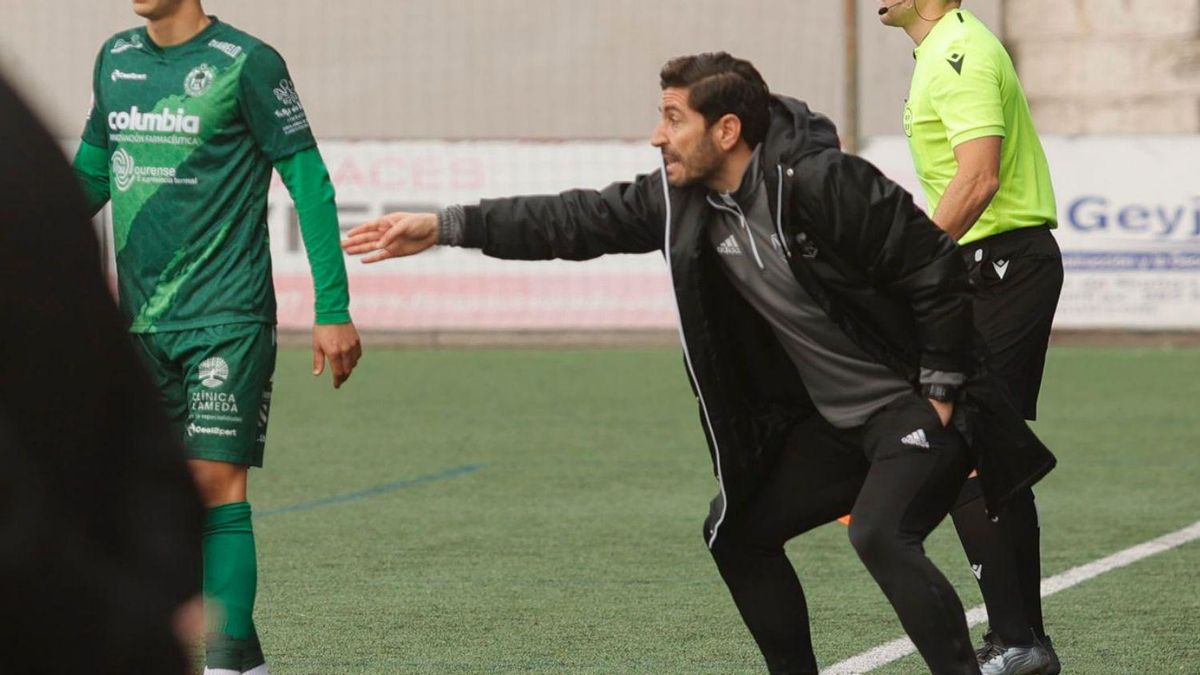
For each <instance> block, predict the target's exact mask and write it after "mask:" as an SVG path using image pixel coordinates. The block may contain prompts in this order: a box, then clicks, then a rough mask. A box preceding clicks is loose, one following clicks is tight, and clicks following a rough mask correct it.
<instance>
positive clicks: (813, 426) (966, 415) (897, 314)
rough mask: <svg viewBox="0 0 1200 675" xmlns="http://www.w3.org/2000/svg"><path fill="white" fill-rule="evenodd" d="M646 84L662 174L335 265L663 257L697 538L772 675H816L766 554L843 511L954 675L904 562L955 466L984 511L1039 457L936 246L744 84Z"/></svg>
mask: <svg viewBox="0 0 1200 675" xmlns="http://www.w3.org/2000/svg"><path fill="white" fill-rule="evenodd" d="M662 86H663V103H662V106H663V118H662V121H661V122H660V124H659V127H658V128H657V129H656V131H655V134H654V137H653V138H652V142H653V144H654V145H655V146H656V147H659V148H660V149H661V150H662V152H663V158H664V167H663V169H662V170H661V171H658V172H655V173H653V174H651V175H648V176H641V177H639V178H637V179H636V180H635V181H633V182H631V183H618V184H615V185H611V186H609V187H608V188H606V189H604V190H603V191H600V192H596V191H593V190H574V191H569V192H565V193H562V194H560V195H557V196H543V197H516V198H511V199H499V200H486V201H484V202H482V203H480V204H479V205H478V206H468V207H450V208H448V209H444V210H443V211H442V212H441V213H440V214H391V215H389V216H385V217H384V218H382V219H380V220H377V221H374V222H371V223H366V224H364V225H362V226H360V227H358V228H356V229H355V230H353V231H352V232H351V233H350V236H349V238H348V239H347V240H346V241H345V242H344V244H343V246H344V248H345V249H346V250H347V252H350V253H354V254H362V253H367V254H369V255H367V256H366V258H365V259H364V260H365V261H366V262H377V261H380V260H384V259H387V258H392V257H397V256H404V255H411V254H414V253H417V252H420V251H423V250H425V249H426V248H429V247H430V246H432V245H434V244H442V245H456V246H465V247H473V248H479V249H482V250H483V252H484V253H486V254H487V255H490V256H493V257H498V258H508V259H549V258H561V259H570V260H586V259H590V258H595V257H597V256H600V255H603V254H606V253H643V252H649V251H654V250H661V251H663V252H664V254H665V257H666V260H667V264H668V266H669V268H670V272H671V276H672V279H673V281H674V289H675V295H676V300H677V303H678V308H679V315H680V326H681V332H680V334H681V337H682V340H683V346H684V356H685V361H686V365H687V368H688V373H689V376H690V378H691V381H692V385H693V389H694V391H695V393H696V397H697V400H698V402H699V404H700V414H701V421H702V424H703V426H704V430H705V433H706V435H707V438H708V442H709V447H710V450H711V453H712V458H713V465H714V469H715V473H716V476H717V478H718V481H719V483H720V494H719V495H718V496H717V498H716V499H714V501H713V505H712V511H711V513H710V515H709V518H708V519H707V520H706V522H705V539H706V541H707V543H708V545H709V547H710V548H711V549H712V553H713V556H714V558H715V559H716V561H717V564H718V567H719V569H720V571H721V573H722V576H723V577H724V579H725V581H726V583H727V584H728V586H729V588H730V591H731V593H732V595H733V597H734V600H735V602H736V603H737V605H738V608H739V610H740V611H741V613H742V616H743V618H744V619H745V621H746V623H747V625H748V627H749V628H750V630H751V632H752V633H753V635H754V637H755V639H756V640H757V641H758V644H759V646H760V648H761V649H762V651H763V653H764V656H765V658H766V660H767V663H768V666H769V667H770V669H771V671H772V672H799V673H816V672H817V664H816V660H815V658H814V656H813V653H812V647H811V642H810V639H809V631H808V619H807V610H806V608H805V603H804V596H803V592H802V591H801V589H800V584H799V582H798V580H797V579H796V575H795V572H794V571H793V570H792V568H791V566H790V564H789V563H788V562H787V558H786V556H785V555H784V553H783V543H784V542H785V541H786V540H787V539H789V538H791V537H793V536H795V535H797V534H799V533H801V532H804V531H807V530H809V529H812V528H813V527H816V526H817V525H820V524H822V523H825V522H829V521H830V520H833V519H834V518H836V517H838V516H840V515H842V514H844V513H847V512H851V513H852V515H853V522H852V524H851V528H850V537H851V540H852V542H853V543H854V546H855V548H856V550H857V551H858V553H859V555H860V557H861V558H862V559H863V561H864V563H865V564H866V566H867V567H868V569H869V570H870V571H871V573H872V574H873V575H874V577H875V579H876V580H877V581H878V582H879V584H880V586H881V587H882V588H883V590H884V591H885V593H886V594H887V595H888V597H889V600H890V601H891V602H892V605H893V607H894V608H895V609H896V611H897V614H898V615H899V616H900V618H901V621H902V623H903V624H904V626H905V629H906V630H907V631H908V632H909V634H910V635H911V636H912V637H913V640H914V642H915V643H916V644H917V647H918V648H919V650H920V651H921V653H922V655H923V656H924V657H925V659H926V662H927V663H928V664H929V666H930V669H931V670H932V671H933V672H937V673H975V672H977V665H976V663H975V657H974V655H973V653H972V652H971V648H970V644H969V641H968V635H967V630H966V625H965V622H964V620H963V615H962V606H961V604H960V603H959V601H958V598H957V597H956V596H955V594H954V590H953V588H952V587H951V586H950V584H949V583H948V582H947V581H946V580H945V578H944V577H942V575H941V574H940V573H939V572H938V571H937V569H936V568H935V567H934V566H933V564H932V563H931V562H929V560H928V559H927V558H926V557H925V556H924V552H923V550H922V549H921V542H922V541H923V540H924V538H925V536H926V535H927V534H928V533H929V532H930V531H931V530H932V529H933V528H934V527H935V526H936V525H937V523H938V522H939V521H940V520H941V519H942V518H943V517H944V516H945V514H946V512H947V510H948V509H949V508H950V506H951V505H952V503H953V501H954V498H955V496H956V494H957V491H958V489H959V488H960V487H961V485H962V481H963V478H964V477H965V476H966V473H967V471H968V470H969V468H970V465H971V464H976V465H977V466H978V468H979V469H980V471H981V475H982V477H983V478H984V481H985V485H986V487H987V493H988V497H989V504H990V505H991V508H992V510H993V513H1000V512H1001V509H1002V508H1003V506H1004V503H1005V502H1006V500H1007V498H1008V497H1009V496H1010V495H1011V494H1012V493H1013V491H1014V490H1016V489H1018V488H1020V487H1023V486H1026V485H1029V484H1031V483H1032V482H1034V481H1036V480H1037V479H1039V478H1040V477H1041V476H1043V475H1045V473H1046V472H1047V471H1049V470H1050V469H1051V468H1052V467H1053V464H1054V459H1053V456H1052V455H1051V454H1050V453H1049V451H1047V450H1046V449H1045V447H1044V446H1043V445H1042V444H1041V443H1040V442H1039V441H1038V440H1037V438H1036V437H1035V436H1034V435H1033V434H1032V433H1031V432H1030V431H1029V429H1028V427H1027V426H1026V425H1025V423H1024V421H1023V420H1022V419H1021V417H1020V415H1019V414H1018V413H1017V412H1016V411H1015V410H1014V409H1013V408H1012V406H1011V405H1010V404H1009V403H1008V402H1007V400H1006V398H1005V397H1004V396H1003V395H1001V394H1000V393H998V392H997V391H996V390H995V389H994V388H993V387H992V386H991V383H990V378H989V377H988V376H987V374H986V373H985V372H984V371H983V369H982V366H981V365H980V364H981V360H980V356H981V355H980V354H979V353H977V352H976V350H975V348H974V340H973V330H972V327H971V315H970V308H969V303H968V293H969V286H968V283H967V278H966V273H965V269H964V267H963V263H962V261H961V256H960V255H959V253H958V250H957V247H956V245H955V243H954V242H953V240H951V239H950V238H949V237H947V236H946V235H945V234H943V233H942V232H941V230H939V229H938V228H937V227H936V226H934V225H933V224H932V223H931V222H930V221H929V220H928V218H927V217H926V216H925V215H924V214H923V213H922V212H921V211H920V210H919V209H917V208H916V207H915V206H914V205H913V203H912V199H911V197H910V195H909V194H908V193H906V192H905V191H904V190H903V189H901V188H900V187H898V186H896V185H895V184H894V183H892V182H891V181H889V180H888V179H886V178H885V177H883V176H882V175H881V174H880V173H879V172H878V171H877V170H876V169H875V168H874V167H873V166H871V165H870V164H869V163H867V162H865V161H863V160H862V159H859V158H857V157H854V156H851V155H847V154H844V153H842V152H841V151H840V150H839V149H838V141H837V135H836V132H835V130H834V128H833V125H832V124H831V123H830V122H829V121H828V120H827V119H826V118H824V117H822V116H820V115H816V114H814V113H812V112H810V111H809V110H808V108H807V107H806V106H805V105H804V104H803V103H801V102H799V101H796V100H794V99H789V98H785V97H779V96H774V97H772V96H771V95H770V94H769V91H768V89H767V86H766V84H765V83H764V82H763V80H762V78H761V76H760V75H759V74H758V72H757V71H756V70H755V69H754V67H753V66H752V65H751V64H749V63H748V62H746V61H742V60H739V59H735V58H733V57H731V56H729V55H728V54H723V53H720V54H703V55H699V56H691V57H681V58H679V59H675V60H673V61H671V62H670V63H668V64H667V65H666V67H664V69H663V72H662ZM964 437H965V438H969V439H971V440H972V448H973V450H974V451H975V456H973V457H970V458H969V457H968V455H967V451H966V448H965V444H964ZM992 448H1003V449H1004V453H1005V454H1003V455H1000V454H998V453H995V452H992Z"/></svg>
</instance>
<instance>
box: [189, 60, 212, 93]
mask: <svg viewBox="0 0 1200 675" xmlns="http://www.w3.org/2000/svg"><path fill="white" fill-rule="evenodd" d="M215 79H217V71H216V70H215V69H213V67H212V66H210V65H208V64H207V63H202V64H200V65H198V66H196V67H195V68H192V70H191V72H189V73H188V74H187V77H186V78H184V80H183V90H184V91H185V92H187V95H188V96H203V95H204V92H206V91H208V88H209V87H210V86H212V83H213V80H215Z"/></svg>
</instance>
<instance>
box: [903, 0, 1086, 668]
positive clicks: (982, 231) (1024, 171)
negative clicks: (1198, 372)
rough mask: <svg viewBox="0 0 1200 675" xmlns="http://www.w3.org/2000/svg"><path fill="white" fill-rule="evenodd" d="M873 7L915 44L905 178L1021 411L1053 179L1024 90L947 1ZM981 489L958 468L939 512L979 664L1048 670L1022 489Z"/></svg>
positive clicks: (1048, 271)
mask: <svg viewBox="0 0 1200 675" xmlns="http://www.w3.org/2000/svg"><path fill="white" fill-rule="evenodd" d="M879 15H880V19H881V21H882V22H883V23H884V24H885V25H888V26H895V27H899V28H902V29H904V31H905V32H906V33H907V34H908V35H909V37H911V38H912V40H913V42H915V43H916V45H917V48H916V49H915V50H914V52H913V56H914V58H915V59H916V66H915V68H914V71H913V79H912V86H911V88H910V90H909V96H908V100H907V101H906V104H905V108H904V133H905V135H906V136H907V137H908V141H909V148H910V150H911V151H912V155H913V160H914V163H915V165H916V171H917V177H918V178H919V179H920V181H921V185H922V187H923V188H924V190H925V194H926V196H927V197H928V200H929V209H930V212H931V213H932V214H933V216H932V218H933V221H934V223H936V224H937V225H938V226H939V227H941V228H942V229H943V230H945V231H946V232H947V233H948V234H949V235H950V236H952V237H954V238H955V239H957V240H958V242H959V244H960V245H961V250H962V254H963V257H964V261H965V262H966V264H967V267H968V269H969V270H970V276H971V281H972V285H973V287H974V294H973V304H974V314H975V327H976V328H977V329H978V331H979V333H980V334H981V335H982V336H983V338H984V341H985V342H986V343H987V346H988V351H989V360H988V364H989V367H990V368H991V369H992V370H993V371H995V372H996V374H997V375H999V376H1000V378H1001V379H1003V380H1004V381H1005V383H1006V384H1007V386H1008V389H1009V392H1010V393H1011V395H1012V398H1013V401H1014V403H1015V404H1016V405H1017V407H1018V409H1019V410H1020V412H1021V413H1022V414H1023V415H1024V417H1025V418H1026V419H1030V420H1032V419H1034V418H1035V417H1036V416H1037V398H1038V391H1039V389H1040V387H1041V381H1042V371H1043V368H1044V365H1045V359H1046V349H1047V346H1048V344H1049V339H1050V327H1051V323H1052V322H1053V319H1054V313H1055V310H1056V308H1057V306H1058V298H1059V293H1060V292H1061V290H1062V283H1063V266H1062V254H1061V252H1060V251H1059V248H1058V244H1057V243H1056V242H1055V240H1054V236H1053V235H1052V234H1051V230H1052V229H1053V228H1054V227H1055V225H1056V224H1057V220H1058V218H1057V209H1056V206H1055V201H1054V186H1053V184H1052V183H1051V180H1050V169H1049V166H1048V164H1047V162H1046V155H1045V152H1044V151H1043V149H1042V145H1041V142H1040V141H1039V140H1038V135H1037V131H1036V130H1035V129H1034V126H1033V118H1032V116H1031V115H1030V110H1029V102H1028V101H1027V100H1026V98H1025V93H1024V91H1023V90H1022V88H1021V83H1020V81H1019V80H1018V79H1017V73H1016V70H1015V68H1014V67H1013V63H1012V59H1011V58H1010V57H1009V55H1008V52H1007V51H1005V49H1004V45H1003V44H1001V42H1000V41H999V40H998V39H997V38H996V36H995V35H993V34H992V33H991V31H989V30H988V28H987V26H985V25H984V24H983V23H982V22H981V21H980V20H979V19H978V18H976V17H975V16H974V15H973V14H971V13H970V12H968V11H966V10H963V9H962V3H961V2H959V1H958V0H898V1H897V0H881V2H880V8H879ZM984 470H985V471H986V467H985V468H984ZM981 497H982V494H981V491H980V489H979V480H978V479H971V480H968V481H967V485H966V486H965V487H964V489H963V493H962V495H961V496H960V498H959V501H958V505H957V506H956V507H955V508H954V510H953V511H952V512H951V514H952V516H953V518H954V525H955V528H956V529H957V530H958V534H959V538H960V539H961V540H962V543H963V549H964V550H965V551H966V553H967V558H968V559H969V560H970V562H971V570H972V572H973V573H974V574H975V577H976V578H977V579H978V580H979V587H980V590H981V591H982V593H983V598H984V602H985V604H986V606H987V611H988V621H989V624H990V628H991V630H990V631H989V633H988V634H987V636H986V637H985V644H984V645H983V647H982V648H981V649H980V650H979V652H978V654H977V656H978V659H979V665H980V670H981V671H982V672H983V673H984V675H1057V673H1059V672H1060V670H1061V665H1060V664H1059V661H1058V656H1057V655H1056V654H1055V653H1054V647H1053V644H1052V643H1051V641H1050V638H1049V637H1047V636H1046V632H1045V626H1044V624H1043V620H1042V605H1041V594H1040V586H1041V551H1040V542H1039V539H1040V523H1039V519H1038V514H1037V507H1036V506H1035V504H1034V498H1033V492H1032V491H1031V490H1030V489H1029V488H1028V487H1025V488H1022V489H1021V490H1020V491H1018V493H1017V494H1016V496H1014V498H1013V500H1012V503H1011V505H1010V506H1009V507H1008V509H1007V510H1006V511H1005V512H1003V513H1001V514H999V515H1000V518H999V521H998V522H995V523H993V522H992V521H991V520H990V519H989V518H988V514H987V513H986V511H985V509H984V505H983V499H982V498H981Z"/></svg>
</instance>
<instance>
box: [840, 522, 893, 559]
mask: <svg viewBox="0 0 1200 675" xmlns="http://www.w3.org/2000/svg"><path fill="white" fill-rule="evenodd" d="M849 530H850V545H851V546H853V547H854V551H855V552H856V553H858V557H859V559H860V560H862V561H863V564H865V565H866V566H867V567H871V566H873V565H876V564H884V563H885V561H887V560H888V559H889V558H890V557H891V556H892V554H893V552H894V551H896V550H897V549H898V548H899V543H900V542H899V540H898V538H897V536H896V535H895V533H894V532H891V531H889V529H888V528H885V527H881V526H880V525H879V524H877V523H874V522H873V521H871V520H869V519H866V518H862V517H859V516H855V517H854V518H853V519H851V521H850V528H849Z"/></svg>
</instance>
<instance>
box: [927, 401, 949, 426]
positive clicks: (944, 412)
mask: <svg viewBox="0 0 1200 675" xmlns="http://www.w3.org/2000/svg"><path fill="white" fill-rule="evenodd" d="M929 405H931V406H933V409H934V410H935V411H936V412H937V414H938V418H940V419H941V420H942V426H944V427H945V426H950V418H951V417H953V416H954V404H953V403H952V402H950V401H937V400H934V399H932V398H931V399H929Z"/></svg>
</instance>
